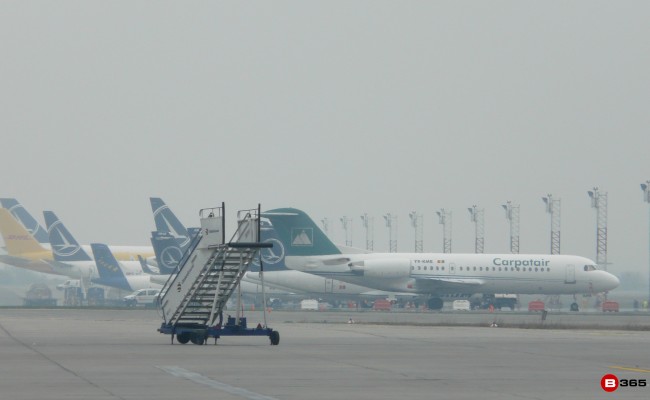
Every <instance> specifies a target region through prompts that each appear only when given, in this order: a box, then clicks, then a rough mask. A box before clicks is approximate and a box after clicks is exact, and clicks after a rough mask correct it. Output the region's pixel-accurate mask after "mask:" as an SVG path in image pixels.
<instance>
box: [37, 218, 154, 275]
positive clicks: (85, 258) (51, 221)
mask: <svg viewBox="0 0 650 400" xmlns="http://www.w3.org/2000/svg"><path fill="white" fill-rule="evenodd" d="M43 216H44V217H45V224H46V225H47V232H48V235H49V241H50V244H51V247H52V256H53V258H54V260H53V261H51V262H50V265H51V266H52V269H54V271H56V272H57V273H59V274H62V275H67V276H69V277H71V278H77V279H79V278H81V279H88V278H91V277H98V276H99V275H98V271H97V266H96V264H95V260H94V258H93V257H91V256H90V255H89V254H88V252H87V251H86V250H85V249H84V247H83V246H81V245H79V242H77V240H76V239H75V238H74V236H73V235H72V233H70V231H69V230H68V229H67V228H66V227H65V225H64V224H63V222H61V220H60V219H59V218H58V217H57V216H56V214H54V213H53V212H52V211H43ZM86 247H90V246H86ZM115 248H117V249H121V250H122V252H121V253H118V254H120V256H121V257H118V258H121V259H123V260H124V259H126V260H129V261H124V262H123V264H122V267H123V268H124V272H125V273H127V274H130V275H132V274H141V273H142V268H140V262H139V261H131V257H132V255H133V254H136V251H137V250H140V251H142V253H143V254H146V253H145V251H149V252H151V249H150V248H146V247H133V246H115ZM125 249H128V250H131V251H124V250H125ZM113 254H114V255H115V253H113ZM138 254H139V253H138ZM136 257H137V255H136Z"/></svg>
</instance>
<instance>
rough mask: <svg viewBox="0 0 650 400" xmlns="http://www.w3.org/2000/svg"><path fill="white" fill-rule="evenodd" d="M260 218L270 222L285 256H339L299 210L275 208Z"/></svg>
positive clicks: (334, 248)
mask: <svg viewBox="0 0 650 400" xmlns="http://www.w3.org/2000/svg"><path fill="white" fill-rule="evenodd" d="M262 217H265V218H268V219H269V220H270V221H271V224H272V225H273V229H275V232H276V234H277V235H278V237H279V238H280V241H281V242H282V244H283V245H284V247H285V251H286V255H287V256H322V255H330V254H341V252H340V251H339V249H338V248H337V247H336V246H335V245H334V243H332V241H331V240H329V238H328V237H327V236H326V235H325V233H323V231H321V230H320V228H319V227H318V225H316V224H315V223H314V221H313V220H312V219H311V218H309V216H308V215H307V214H305V213H304V212H303V211H301V210H298V209H295V208H276V209H274V210H269V211H265V212H263V213H262Z"/></svg>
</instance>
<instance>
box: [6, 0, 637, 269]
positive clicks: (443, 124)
mask: <svg viewBox="0 0 650 400" xmlns="http://www.w3.org/2000/svg"><path fill="white" fill-rule="evenodd" d="M648 21H650V3H648V2H646V1H623V2H611V1H571V2H565V1H545V2H522V1H489V2H486V1H476V2H470V1H463V2H459V1H448V2H440V1H427V2H424V1H421V2H403V1H399V2H398V1H392V2H387V1H374V0H373V1H311V2H305V1H273V2H266V1H259V2H235V1H233V2H221V1H183V2H168V1H57V2H33V1H3V2H1V3H0V49H1V56H0V57H1V60H2V61H1V62H0V130H1V132H2V139H3V140H2V146H1V147H0V149H1V150H0V157H1V158H0V160H1V162H2V168H1V169H0V178H1V179H0V182H1V185H2V187H1V189H0V196H3V197H16V198H18V199H19V200H20V201H21V202H22V203H23V204H24V205H25V206H26V207H27V209H28V210H30V211H32V212H33V213H35V214H37V216H38V217H39V219H41V220H42V215H41V211H42V210H44V209H50V210H54V211H55V212H56V213H57V214H58V215H59V217H60V218H61V219H62V220H63V221H64V222H65V223H66V225H67V226H68V227H69V228H70V230H72V231H73V233H75V234H76V236H77V238H78V239H79V240H80V241H82V242H84V243H88V242H93V241H98V242H108V243H112V244H147V243H148V238H149V232H150V231H151V230H152V229H153V227H154V225H153V220H152V217H151V211H150V206H149V197H150V196H160V197H162V198H163V199H165V200H166V201H167V203H168V204H169V205H170V206H171V207H172V209H173V210H175V211H176V213H177V214H178V215H179V217H180V218H181V219H182V220H183V221H184V222H185V223H186V224H188V225H196V224H197V223H198V209H199V208H202V207H207V206H212V205H216V204H219V203H220V202H221V201H225V202H226V204H227V207H228V208H230V209H231V210H234V209H237V208H252V207H255V206H256V204H257V203H258V202H260V203H262V206H263V208H264V209H269V208H275V207H285V206H293V207H297V208H301V209H303V210H305V211H307V212H308V213H309V214H310V215H312V217H314V219H315V220H317V221H320V219H322V218H323V217H328V218H329V219H330V220H332V225H331V228H330V232H331V236H332V237H333V238H334V239H335V240H336V241H338V242H341V241H343V240H344V236H343V231H342V229H341V225H340V223H338V219H339V218H340V217H341V216H343V215H348V216H352V217H353V218H354V228H353V229H354V239H353V244H354V245H357V246H360V247H362V246H363V244H364V236H363V231H362V228H361V220H360V218H359V216H360V215H361V214H362V213H364V212H367V213H369V214H370V215H374V216H375V225H376V226H375V243H376V244H375V248H376V250H384V251H385V250H387V248H388V239H387V236H388V235H387V229H386V228H385V226H384V225H383V221H382V220H381V215H383V214H384V213H387V212H392V213H394V214H398V215H399V250H400V251H410V250H412V248H413V230H412V228H411V227H410V225H409V220H408V212H409V211H412V210H416V211H418V212H421V213H423V214H424V224H425V228H424V249H425V251H442V228H441V225H439V224H438V220H437V216H436V215H435V211H437V210H439V209H440V208H443V207H444V208H446V209H451V210H452V211H453V213H454V217H453V249H454V251H456V252H472V251H473V243H474V238H473V226H472V224H471V222H470V217H469V213H468V212H467V207H470V206H472V205H473V204H476V205H478V206H480V207H484V208H485V237H486V238H485V250H486V252H507V251H508V243H509V242H508V222H507V220H506V219H505V215H504V212H503V209H502V208H501V204H504V203H505V202H506V201H507V200H512V201H513V202H515V203H518V204H520V205H521V251H522V252H548V251H549V246H550V245H549V236H550V233H549V230H550V220H549V216H548V214H546V212H545V208H544V204H543V202H542V200H541V197H542V196H543V195H545V194H547V193H552V194H553V195H554V196H555V197H556V198H561V199H562V252H563V253H573V254H579V255H583V256H587V257H590V258H593V259H595V256H596V255H595V248H596V244H595V235H596V233H595V224H596V216H595V210H593V209H591V208H590V202H589V197H588V196H587V190H589V189H591V188H592V187H594V186H599V187H600V188H601V189H602V190H603V191H607V192H608V193H609V261H610V262H612V263H613V264H612V266H611V267H610V269H611V270H613V271H616V270H618V269H631V270H640V271H643V272H644V273H645V271H647V270H648V205H647V204H644V203H643V201H642V192H641V189H640V187H639V184H640V183H641V182H644V181H645V180H646V179H650V158H649V155H648V149H649V146H648V143H649V142H650V140H648V126H649V125H650V124H649V122H650V77H649V74H650V24H649V23H648ZM231 215H232V214H231Z"/></svg>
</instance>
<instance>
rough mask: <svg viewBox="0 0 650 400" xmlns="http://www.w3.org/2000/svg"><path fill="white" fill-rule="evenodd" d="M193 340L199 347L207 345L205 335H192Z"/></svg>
mask: <svg viewBox="0 0 650 400" xmlns="http://www.w3.org/2000/svg"><path fill="white" fill-rule="evenodd" d="M191 340H192V343H194V344H196V345H199V346H203V344H204V343H205V337H204V336H203V335H201V334H198V333H195V334H194V335H192V337H191Z"/></svg>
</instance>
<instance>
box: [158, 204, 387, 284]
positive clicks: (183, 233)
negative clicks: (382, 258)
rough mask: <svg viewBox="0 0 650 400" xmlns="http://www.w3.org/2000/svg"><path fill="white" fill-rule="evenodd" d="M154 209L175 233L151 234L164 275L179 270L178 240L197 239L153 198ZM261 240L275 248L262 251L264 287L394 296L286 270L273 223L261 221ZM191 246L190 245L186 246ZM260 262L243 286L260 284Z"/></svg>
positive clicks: (162, 225)
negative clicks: (165, 272) (247, 283)
mask: <svg viewBox="0 0 650 400" xmlns="http://www.w3.org/2000/svg"><path fill="white" fill-rule="evenodd" d="M151 208H152V210H153V212H154V220H155V221H156V227H157V228H158V229H160V228H163V229H172V230H173V233H172V232H166V231H165V232H152V239H151V243H152V245H153V248H154V251H155V253H156V259H157V260H158V266H159V267H160V271H161V273H162V272H163V271H168V273H170V272H171V273H173V272H174V271H175V270H176V267H177V265H178V261H179V260H180V258H181V257H182V255H183V253H184V252H185V249H186V247H187V245H186V246H181V245H180V243H179V242H180V241H179V240H178V238H185V237H194V234H193V233H192V232H191V231H190V232H189V233H188V230H187V229H185V226H184V225H183V224H182V223H181V222H180V221H179V220H178V218H176V216H175V215H174V213H173V212H172V211H171V209H170V208H169V207H167V205H165V203H164V202H163V201H162V199H160V198H151ZM260 225H261V227H260V236H261V240H262V242H266V243H273V247H272V248H263V249H261V251H260V254H261V259H262V263H263V264H262V265H263V267H264V283H265V285H270V286H273V287H276V288H281V289H284V290H286V291H289V292H300V293H309V294H310V295H313V296H318V297H327V296H330V295H344V296H345V295H347V296H359V295H362V296H393V295H395V293H388V292H385V291H381V290H376V289H370V288H367V287H362V286H359V285H355V284H352V283H349V282H343V281H340V280H337V279H331V278H323V277H319V276H316V275H311V274H305V273H303V272H300V271H294V270H290V269H287V268H286V266H285V264H284V256H285V246H284V245H283V244H282V242H281V241H280V240H279V238H278V237H277V235H275V233H274V230H273V227H272V226H271V223H270V222H269V221H268V220H267V219H264V218H262V220H261V221H260ZM183 243H187V244H189V240H188V241H187V242H183ZM259 271H260V262H259V260H255V262H254V263H253V265H251V267H250V268H249V271H248V272H247V273H246V274H245V276H244V279H243V282H246V281H247V282H250V283H254V284H261V276H260V274H259Z"/></svg>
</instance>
